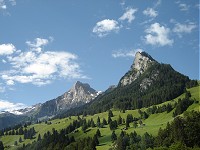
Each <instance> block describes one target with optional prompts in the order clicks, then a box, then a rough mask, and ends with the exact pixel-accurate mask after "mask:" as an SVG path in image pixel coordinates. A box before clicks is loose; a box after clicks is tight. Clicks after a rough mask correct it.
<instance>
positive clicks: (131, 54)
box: [112, 49, 143, 58]
mask: <svg viewBox="0 0 200 150" xmlns="http://www.w3.org/2000/svg"><path fill="white" fill-rule="evenodd" d="M138 51H139V52H142V51H143V50H142V49H136V50H130V51H124V50H119V51H114V52H113V53H112V57H114V58H119V57H135V54H136V53H137V52H138Z"/></svg>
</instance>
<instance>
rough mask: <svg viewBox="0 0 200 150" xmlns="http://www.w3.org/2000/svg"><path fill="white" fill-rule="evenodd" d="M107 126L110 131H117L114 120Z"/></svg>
mask: <svg viewBox="0 0 200 150" xmlns="http://www.w3.org/2000/svg"><path fill="white" fill-rule="evenodd" d="M109 126H110V130H115V129H117V121H116V120H114V121H111V122H110V125H109Z"/></svg>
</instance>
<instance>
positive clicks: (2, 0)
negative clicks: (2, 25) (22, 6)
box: [0, 0, 16, 10]
mask: <svg viewBox="0 0 200 150" xmlns="http://www.w3.org/2000/svg"><path fill="white" fill-rule="evenodd" d="M8 4H11V5H12V6H14V5H16V0H0V10H6V9H7V5H8Z"/></svg>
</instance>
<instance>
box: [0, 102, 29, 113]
mask: <svg viewBox="0 0 200 150" xmlns="http://www.w3.org/2000/svg"><path fill="white" fill-rule="evenodd" d="M25 107H27V106H26V105H25V104H22V103H13V102H9V101H6V100H0V111H13V110H18V109H22V108H25Z"/></svg>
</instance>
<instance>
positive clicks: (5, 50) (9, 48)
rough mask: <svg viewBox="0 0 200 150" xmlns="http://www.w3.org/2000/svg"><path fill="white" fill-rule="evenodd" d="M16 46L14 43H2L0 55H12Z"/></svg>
mask: <svg viewBox="0 0 200 150" xmlns="http://www.w3.org/2000/svg"><path fill="white" fill-rule="evenodd" d="M15 50H16V49H15V46H14V45H13V44H10V43H9V44H2V45H0V55H10V54H12V53H13V52H14V51H15Z"/></svg>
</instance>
